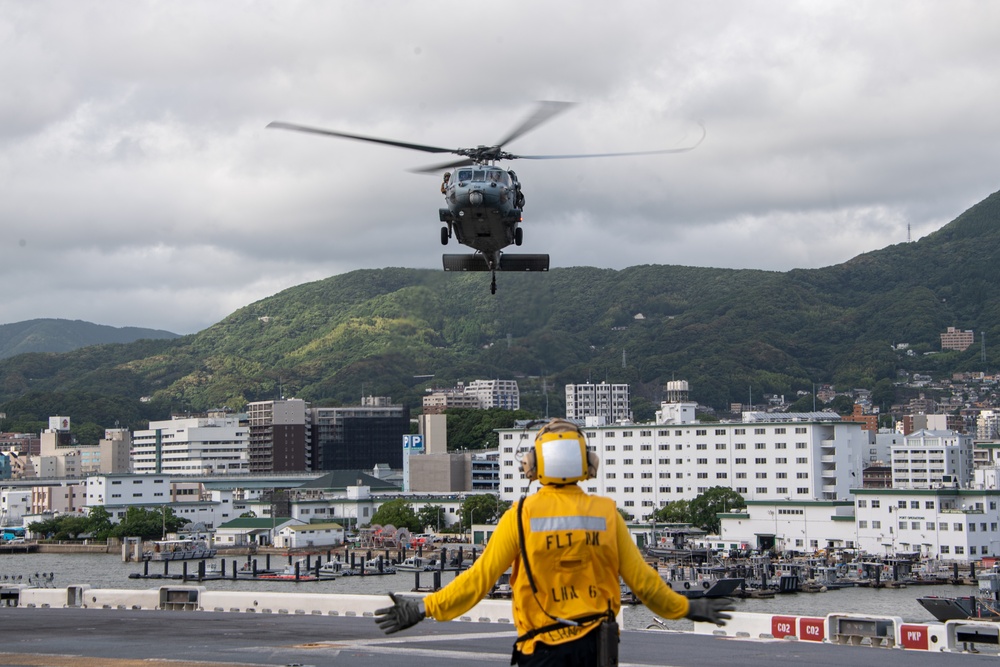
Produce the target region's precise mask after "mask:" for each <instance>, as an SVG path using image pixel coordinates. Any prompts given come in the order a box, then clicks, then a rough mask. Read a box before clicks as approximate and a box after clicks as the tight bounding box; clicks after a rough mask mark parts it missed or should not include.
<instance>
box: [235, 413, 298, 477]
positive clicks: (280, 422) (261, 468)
mask: <svg viewBox="0 0 1000 667" xmlns="http://www.w3.org/2000/svg"><path fill="white" fill-rule="evenodd" d="M247 425H248V427H249V441H248V446H247V454H248V456H249V470H250V473H251V474H267V473H272V472H294V471H305V470H311V469H312V424H311V423H310V415H309V404H308V403H306V402H305V401H303V400H302V399H298V398H291V399H281V400H276V401H255V402H253V403H249V404H247Z"/></svg>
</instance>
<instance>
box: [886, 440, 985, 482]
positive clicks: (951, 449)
mask: <svg viewBox="0 0 1000 667" xmlns="http://www.w3.org/2000/svg"><path fill="white" fill-rule="evenodd" d="M972 443H973V440H972V436H969V435H965V434H962V433H957V432H955V431H929V430H921V431H915V432H913V433H911V434H909V435H907V436H904V438H903V442H902V443H897V444H893V445H892V447H891V456H892V487H893V488H894V489H922V488H933V487H941V486H955V487H963V488H964V487H966V486H968V485H969V484H971V483H972V478H973V469H974V468H973V446H972Z"/></svg>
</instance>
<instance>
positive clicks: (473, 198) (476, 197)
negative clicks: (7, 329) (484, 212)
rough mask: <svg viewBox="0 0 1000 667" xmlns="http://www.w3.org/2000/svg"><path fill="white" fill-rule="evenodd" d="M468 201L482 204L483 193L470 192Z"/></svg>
mask: <svg viewBox="0 0 1000 667" xmlns="http://www.w3.org/2000/svg"><path fill="white" fill-rule="evenodd" d="M469 203H470V204H472V205H473V206H482V204H483V193H482V192H472V193H470V194H469Z"/></svg>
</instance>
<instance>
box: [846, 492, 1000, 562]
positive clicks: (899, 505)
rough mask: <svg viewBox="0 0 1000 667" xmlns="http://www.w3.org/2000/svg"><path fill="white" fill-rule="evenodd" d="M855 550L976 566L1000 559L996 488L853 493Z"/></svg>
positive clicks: (999, 517)
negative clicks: (984, 559)
mask: <svg viewBox="0 0 1000 667" xmlns="http://www.w3.org/2000/svg"><path fill="white" fill-rule="evenodd" d="M853 493H854V496H855V501H856V504H857V508H856V510H855V512H856V517H857V520H856V522H855V525H856V530H857V547H858V548H859V549H862V550H864V551H867V552H868V553H875V554H884V555H887V556H893V555H898V554H919V555H920V556H922V557H925V558H940V559H943V560H953V561H975V560H979V558H980V557H982V556H986V555H994V556H995V555H1000V510H998V503H1000V489H996V488H993V489H958V488H935V489H895V488H894V489H855V490H854V491H853Z"/></svg>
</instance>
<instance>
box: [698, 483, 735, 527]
mask: <svg viewBox="0 0 1000 667" xmlns="http://www.w3.org/2000/svg"><path fill="white" fill-rule="evenodd" d="M746 505H747V503H746V501H745V500H744V499H743V496H741V495H740V494H738V493H736V492H735V491H733V490H732V489H731V488H729V487H728V486H713V487H712V488H710V489H708V490H707V491H705V493H703V494H701V495H700V496H698V497H697V498H695V499H694V500H692V501H691V523H692V524H694V525H695V526H698V527H699V528H703V529H705V530H706V531H708V533H709V534H711V535H717V534H718V533H719V529H720V528H721V524H722V522H721V521H719V517H718V516H716V515H717V514H719V513H724V512H733V511H736V510H740V509H743V508H744V507H746Z"/></svg>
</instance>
